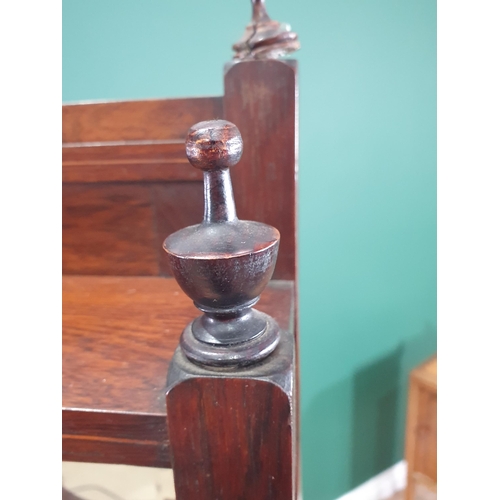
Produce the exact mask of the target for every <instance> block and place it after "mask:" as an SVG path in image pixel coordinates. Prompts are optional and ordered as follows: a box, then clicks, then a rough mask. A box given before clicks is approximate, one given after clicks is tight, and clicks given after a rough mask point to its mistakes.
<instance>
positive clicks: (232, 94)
mask: <svg viewBox="0 0 500 500" xmlns="http://www.w3.org/2000/svg"><path fill="white" fill-rule="evenodd" d="M223 111H224V119H226V120H229V121H231V122H233V123H235V124H236V125H237V127H238V128H239V130H240V132H241V136H242V138H243V144H244V147H243V155H242V156H241V160H240V162H239V164H238V165H236V166H235V167H234V168H233V169H232V170H231V177H232V179H233V186H234V196H235V202H236V209H237V212H238V217H239V219H240V220H254V221H258V222H264V223H266V224H270V225H272V226H274V227H276V228H277V229H278V230H279V232H280V234H281V241H280V248H279V253H278V261H277V264H276V268H275V272H274V279H280V280H286V282H283V286H286V287H289V288H290V289H291V290H292V294H294V292H293V290H294V289H295V278H296V235H295V232H296V186H295V184H296V172H297V165H296V161H297V121H296V117H297V71H296V62H295V61H279V60H251V61H241V62H237V63H232V64H230V65H228V66H227V67H226V74H225V95H224V97H223ZM256 308H257V309H258V304H257V306H256ZM287 321H288V324H285V325H283V324H282V323H280V327H281V330H280V342H279V344H278V347H277V348H276V350H275V351H274V352H273V353H272V354H271V355H270V356H268V357H267V358H265V359H264V360H263V361H260V362H259V363H256V364H251V365H249V366H247V367H241V366H238V367H232V368H231V367H224V368H217V367H210V366H202V365H200V364H196V363H194V362H193V361H191V360H190V359H189V358H188V357H186V354H185V352H184V351H183V350H182V349H181V348H178V349H177V351H176V353H175V355H174V357H173V359H172V362H171V365H170V369H169V374H168V381H167V396H166V398H167V425H168V433H169V439H170V450H171V457H172V466H173V470H174V480H175V488H176V494H177V498H178V500H194V499H196V500H205V499H206V500H215V499H217V500H238V499H241V500H247V499H250V498H258V499H259V500H294V499H295V498H296V495H297V476H298V474H297V471H298V458H297V456H298V446H297V435H298V433H297V414H298V405H297V386H298V377H297V348H296V336H295V323H296V317H295V306H293V307H292V311H291V314H290V316H289V318H288V319H287Z"/></svg>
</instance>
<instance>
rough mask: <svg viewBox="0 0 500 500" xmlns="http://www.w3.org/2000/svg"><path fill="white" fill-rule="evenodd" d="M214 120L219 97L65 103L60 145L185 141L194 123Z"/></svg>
mask: <svg viewBox="0 0 500 500" xmlns="http://www.w3.org/2000/svg"><path fill="white" fill-rule="evenodd" d="M213 118H222V99H221V98H220V97H192V98H188V99H151V100H142V101H119V102H100V103H95V102H89V103H81V104H65V105H64V106H63V107H62V124H63V127H62V142H63V143H68V142H69V143H75V142H106V141H155V140H156V141H158V140H179V141H184V139H185V137H186V132H187V130H188V129H189V127H190V126H191V125H192V124H193V123H196V122H199V121H201V120H210V119H213Z"/></svg>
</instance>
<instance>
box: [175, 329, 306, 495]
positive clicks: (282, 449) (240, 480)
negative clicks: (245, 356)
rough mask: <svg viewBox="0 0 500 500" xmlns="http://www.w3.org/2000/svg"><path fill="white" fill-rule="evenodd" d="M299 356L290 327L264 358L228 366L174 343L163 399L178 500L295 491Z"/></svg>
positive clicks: (276, 493)
mask: <svg viewBox="0 0 500 500" xmlns="http://www.w3.org/2000/svg"><path fill="white" fill-rule="evenodd" d="M294 362H295V360H294V338H293V332H287V331H282V332H281V341H280V344H279V345H278V347H277V349H276V350H275V351H274V352H273V353H272V354H271V355H270V356H269V357H268V358H266V360H264V361H263V362H261V363H258V364H256V365H254V366H250V367H247V368H243V369H234V370H231V371H230V372H224V371H223V370H216V369H210V370H208V369H206V368H203V367H200V366H197V365H196V364H194V363H192V362H190V361H189V360H188V359H187V358H186V357H185V356H184V354H183V353H182V351H181V350H180V349H179V348H178V349H177V351H176V352H175V354H174V357H173V359H172V363H171V365H170V369H169V375H168V382H167V397H166V400H167V421H168V431H169V435H170V446H171V452H172V465H173V469H174V481H175V490H176V494H177V498H178V499H179V500H191V499H199V500H205V499H206V500H213V499H214V498H217V499H219V500H235V499H247V498H259V499H261V500H291V499H293V498H296V496H295V494H296V492H295V491H294V489H295V487H296V482H295V478H294V474H295V470H296V463H295V461H296V451H297V450H296V421H295V409H294V396H293V394H294V388H293V384H294Z"/></svg>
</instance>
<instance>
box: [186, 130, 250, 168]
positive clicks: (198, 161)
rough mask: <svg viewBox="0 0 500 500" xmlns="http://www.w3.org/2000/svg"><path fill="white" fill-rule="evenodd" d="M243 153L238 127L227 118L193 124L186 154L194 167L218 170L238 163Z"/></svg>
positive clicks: (188, 136)
mask: <svg viewBox="0 0 500 500" xmlns="http://www.w3.org/2000/svg"><path fill="white" fill-rule="evenodd" d="M242 153H243V141H242V140H241V134H240V131H239V130H238V127H236V125H234V124H233V123H231V122H228V121H226V120H210V121H205V122H200V123H197V124H196V125H193V126H192V127H191V128H190V129H189V132H188V135H187V138H186V155H187V157H188V160H189V162H190V163H191V165H193V167H196V168H199V169H201V170H217V169H222V168H229V167H232V166H233V165H236V164H237V163H238V162H239V161H240V158H241V154H242Z"/></svg>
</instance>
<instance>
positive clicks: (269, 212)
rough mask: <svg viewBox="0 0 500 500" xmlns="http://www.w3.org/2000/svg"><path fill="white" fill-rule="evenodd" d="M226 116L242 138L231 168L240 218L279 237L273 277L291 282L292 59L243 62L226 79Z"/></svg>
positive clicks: (294, 122)
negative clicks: (266, 226)
mask: <svg viewBox="0 0 500 500" xmlns="http://www.w3.org/2000/svg"><path fill="white" fill-rule="evenodd" d="M224 81H225V96H224V117H225V119H226V120H229V121H231V122H233V123H235V124H236V125H237V126H238V128H239V129H240V132H241V135H242V138H243V144H244V147H243V155H242V158H241V160H240V162H239V164H238V165H236V166H235V167H234V168H233V169H232V170H231V177H232V179H233V186H234V194H235V199H236V208H237V211H238V217H239V218H240V219H248V220H256V221H259V222H266V223H267V224H271V225H272V226H274V227H276V228H277V229H278V230H279V231H280V233H281V242H280V249H279V255H278V262H277V264H276V270H275V273H274V277H275V278H276V279H295V273H296V269H295V258H296V255H295V246H296V234H295V232H296V220H295V212H296V210H295V209H296V185H295V184H296V183H295V177H296V169H297V161H296V160H297V139H298V137H297V133H298V128H297V120H296V118H297V117H296V113H297V82H296V63H295V61H288V62H284V61H276V60H267V61H244V62H239V63H238V64H235V65H234V66H232V67H231V68H230V69H229V70H228V71H227V73H226V76H225V80H224Z"/></svg>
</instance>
